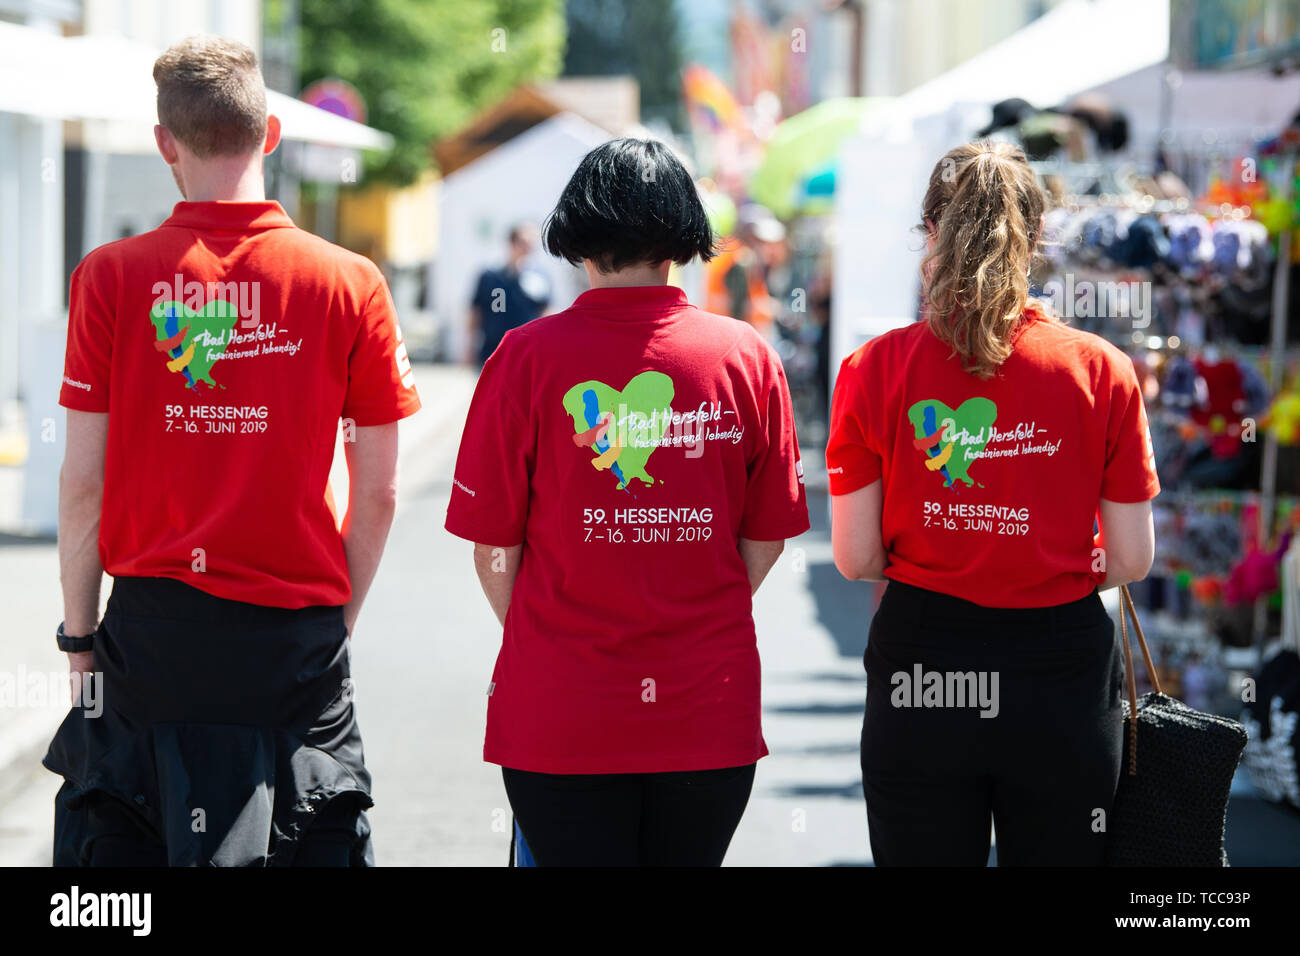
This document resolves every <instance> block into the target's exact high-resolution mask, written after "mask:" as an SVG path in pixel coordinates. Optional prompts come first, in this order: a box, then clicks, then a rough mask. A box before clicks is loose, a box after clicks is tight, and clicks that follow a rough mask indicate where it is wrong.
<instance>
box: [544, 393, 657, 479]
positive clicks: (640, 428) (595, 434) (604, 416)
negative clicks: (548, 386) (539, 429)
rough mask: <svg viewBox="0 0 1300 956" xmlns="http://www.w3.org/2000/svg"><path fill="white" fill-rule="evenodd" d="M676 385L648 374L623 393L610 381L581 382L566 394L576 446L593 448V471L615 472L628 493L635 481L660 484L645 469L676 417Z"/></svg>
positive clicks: (565, 403) (565, 401) (565, 405)
mask: <svg viewBox="0 0 1300 956" xmlns="http://www.w3.org/2000/svg"><path fill="white" fill-rule="evenodd" d="M674 394H675V390H674V388H673V380H672V379H671V378H669V377H668V376H667V375H665V374H663V373H662V372H642V373H641V374H640V375H637V376H636V377H634V378H633V379H632V380H631V381H630V382H628V383H627V384H626V385H624V386H623V389H622V391H619V390H618V389H615V388H611V387H610V386H608V385H606V384H605V383H604V382H599V381H595V380H593V381H590V382H581V383H579V384H577V385H575V386H573V388H571V389H569V390H568V391H567V392H565V393H564V399H563V404H564V410H565V412H567V413H568V415H569V417H570V418H572V419H573V429H574V436H573V443H574V444H575V445H577V446H578V447H580V448H590V449H591V450H592V453H593V454H594V455H595V457H594V458H593V459H592V461H591V464H592V467H593V468H595V469H596V470H597V471H604V470H605V469H609V471H610V472H611V473H612V474H613V475H614V477H615V479H617V481H618V488H619V490H620V491H623V490H625V489H626V488H627V486H628V484H629V483H630V482H631V481H632V480H633V479H638V480H640V481H641V482H642V484H644V485H646V486H647V487H648V486H650V485H653V484H654V483H655V479H654V478H652V477H651V476H650V475H649V474H648V473H647V472H646V470H645V468H646V463H647V462H648V461H649V460H650V456H651V455H652V454H654V452H655V449H656V448H658V446H659V440H660V439H661V438H662V437H663V434H664V432H665V431H666V430H667V428H668V424H669V420H670V417H671V415H672V411H671V408H672V401H673V395H674Z"/></svg>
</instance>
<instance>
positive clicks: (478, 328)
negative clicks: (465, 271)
mask: <svg viewBox="0 0 1300 956" xmlns="http://www.w3.org/2000/svg"><path fill="white" fill-rule="evenodd" d="M537 241H538V234H537V227H536V226H535V225H533V224H532V223H519V224H517V225H515V226H513V227H512V228H511V230H510V235H509V245H510V255H509V257H508V258H507V259H506V263H505V265H503V266H501V267H500V268H496V269H484V270H483V272H482V274H481V275H480V276H479V277H478V283H477V284H476V285H475V287H474V298H473V299H472V300H471V302H470V342H471V343H475V342H477V344H478V364H479V367H480V368H482V367H483V363H484V362H486V361H487V360H488V357H489V356H490V355H491V354H492V353H493V352H494V351H495V350H496V347H497V346H498V345H500V344H501V339H502V338H504V337H505V334H506V333H507V332H509V331H510V330H511V329H513V328H517V327H518V326H521V325H523V324H524V323H525V322H531V321H532V320H533V319H535V318H537V317H538V316H539V315H541V314H542V313H543V312H545V311H546V307H547V306H548V305H549V304H550V301H551V280H550V278H549V277H548V276H547V275H546V273H545V272H544V271H542V270H541V269H539V268H537V267H536V266H533V265H530V264H529V263H528V259H529V257H530V256H531V255H532V254H533V251H534V250H535V249H536V248H537Z"/></svg>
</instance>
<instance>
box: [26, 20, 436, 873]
mask: <svg viewBox="0 0 1300 956" xmlns="http://www.w3.org/2000/svg"><path fill="white" fill-rule="evenodd" d="M154 78H155V80H156V82H157V84H158V119H159V124H158V125H157V126H156V127H155V128H154V136H155V139H156V141H157V144H158V151H159V153H160V154H161V155H162V157H163V159H164V161H165V162H166V163H167V165H168V166H169V167H170V169H171V171H172V175H173V177H174V178H175V180H176V184H177V186H178V187H179V188H180V191H181V195H182V196H184V198H185V201H184V202H181V203H177V205H176V207H175V209H174V210H173V213H172V215H171V217H170V218H169V219H167V220H166V221H165V222H164V223H163V224H162V225H161V226H159V227H158V228H157V229H154V230H152V231H151V232H147V233H144V234H142V235H139V236H134V237H132V238H129V239H124V240H121V241H119V242H114V243H110V244H108V245H106V246H102V247H100V248H98V249H95V250H94V251H93V252H91V253H90V254H89V255H88V256H86V258H85V259H84V260H83V261H82V262H81V264H80V265H79V266H78V267H77V270H76V271H75V272H74V273H73V276H72V286H71V292H70V296H69V316H68V348H67V357H66V361H65V367H64V376H63V389H62V392H61V393H60V398H59V401H60V403H61V404H62V405H64V406H65V407H66V408H67V409H68V413H67V414H68V423H67V447H66V450H65V455H64V462H63V469H62V472H61V476H60V489H59V561H60V570H61V573H62V580H63V598H64V622H63V623H62V624H61V625H60V626H59V630H58V637H57V639H58V643H59V647H60V648H61V649H62V650H64V651H66V652H67V653H68V661H69V668H70V671H71V672H72V673H74V674H84V675H89V674H93V675H94V676H93V679H94V680H96V681H98V682H99V683H100V689H101V690H102V693H101V694H100V695H99V699H100V700H102V701H103V710H102V714H100V715H99V716H98V718H97V719H88V718H89V717H90V716H91V714H90V713H89V711H88V709H87V708H86V707H85V706H83V705H80V704H75V703H74V706H73V708H72V710H71V712H70V713H69V715H68V717H67V718H66V719H65V720H64V722H63V724H62V726H61V727H60V728H59V731H58V733H57V734H56V735H55V738H54V740H53V742H52V743H51V745H50V749H49V753H48V754H47V755H46V758H45V766H46V767H47V768H49V769H50V770H52V771H54V772H55V773H58V774H61V775H62V776H63V777H64V780H65V782H64V785H63V787H62V789H61V790H60V791H59V795H58V797H57V798H56V804H55V834H54V842H55V863H56V864H57V865H65V864H66V865H91V866H101V865H102V866H142V865H173V866H175V865H217V866H240V865H275V866H284V865H291V866H304V865H306V866H311V865H316V866H346V865H362V864H368V863H372V862H373V856H372V854H371V852H370V841H369V835H370V829H369V824H368V822H367V820H366V816H365V813H364V811H365V810H366V809H367V808H368V807H370V806H371V805H372V801H371V798H370V775H369V773H368V772H367V770H366V767H365V762H364V760H363V759H362V754H361V736H360V731H359V730H358V728H357V724H356V720H355V711H354V707H353V703H352V696H353V694H352V680H351V677H350V672H351V664H350V653H351V652H350V640H349V638H350V635H351V632H352V630H353V629H354V627H355V624H356V619H357V615H358V613H359V611H360V608H361V602H362V599H363V598H364V597H365V594H366V591H367V589H368V588H369V586H370V583H371V581H372V579H373V578H374V575H375V572H376V570H377V568H378V565H379V559H380V556H381V554H382V553H383V549H384V543H385V540H386V539H387V536H388V531H389V528H390V526H391V523H392V520H393V514H394V510H395V499H396V463H397V421H398V420H399V419H401V418H405V417H406V416H408V415H411V414H413V413H414V412H415V411H416V410H417V409H418V408H419V407H420V401H419V398H418V397H417V396H416V392H415V387H414V380H413V373H412V371H411V366H410V362H409V361H408V359H407V356H406V349H405V347H404V346H403V345H402V334H401V331H400V329H399V328H398V326H397V321H396V315H395V312H394V308H393V303H392V298H391V296H390V295H389V292H388V286H387V283H386V282H385V281H384V278H383V276H382V274H381V273H380V272H379V270H378V269H377V268H376V267H375V265H374V264H373V263H372V262H370V261H369V260H367V259H364V258H362V257H361V256H358V255H355V254H354V253H351V252H348V251H346V250H344V249H340V248H339V247H337V246H334V245H331V244H330V243H328V242H325V241H324V240H323V239H319V238H317V237H316V236H313V235H310V234H309V233H306V232H303V231H302V230H300V229H298V228H297V227H296V226H295V225H294V224H293V222H292V220H290V219H289V217H288V216H287V215H286V214H285V212H284V210H283V209H282V208H280V205H279V203H276V202H268V201H267V199H266V196H265V187H264V183H263V179H262V157H263V156H264V155H265V154H267V153H270V152H271V150H273V149H274V148H275V146H276V144H277V143H278V142H279V138H280V122H279V120H278V119H277V118H276V117H275V116H272V115H267V112H266V94H265V91H264V89H263V85H262V78H261V75H260V73H259V72H258V69H257V60H256V57H255V56H254V55H253V52H252V51H251V50H249V49H248V48H247V47H246V46H244V45H242V44H240V43H236V42H234V41H232V40H226V39H222V38H218V37H196V38H191V39H188V40H185V41H183V42H181V43H179V44H177V45H176V46H174V47H172V48H171V49H169V50H168V51H167V52H166V53H164V54H163V55H162V56H161V57H159V58H158V62H157V63H156V64H155V66H154ZM340 419H342V421H343V432H344V439H345V448H346V451H347V464H348V474H349V496H348V508H347V512H346V514H345V515H344V517H343V521H342V527H341V530H340V526H339V523H338V520H337V515H336V513H335V509H334V502H333V498H332V496H331V493H330V488H329V472H330V467H331V464H332V461H333V456H334V442H335V436H336V434H337V433H338V430H339V423H340ZM105 571H107V572H108V573H109V574H111V575H112V576H113V578H114V583H113V591H112V594H111V595H110V597H109V600H108V608H107V610H106V612H105V614H104V617H103V619H102V621H101V620H100V618H99V589H100V583H101V579H102V577H103V573H104V572H105Z"/></svg>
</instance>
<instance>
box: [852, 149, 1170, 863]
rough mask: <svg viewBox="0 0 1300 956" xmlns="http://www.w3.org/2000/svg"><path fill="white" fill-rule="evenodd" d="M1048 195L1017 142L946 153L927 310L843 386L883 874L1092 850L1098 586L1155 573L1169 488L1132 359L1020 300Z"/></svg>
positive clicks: (1100, 763)
mask: <svg viewBox="0 0 1300 956" xmlns="http://www.w3.org/2000/svg"><path fill="white" fill-rule="evenodd" d="M1045 206H1046V199H1045V197H1044V195H1043V192H1042V190H1041V189H1040V188H1039V185H1038V181H1037V179H1036V177H1035V174H1034V171H1033V169H1032V168H1031V167H1030V166H1029V164H1028V162H1026V160H1025V155H1024V153H1023V152H1022V151H1021V150H1020V149H1019V148H1017V147H1015V146H1011V145H1008V144H1005V143H993V142H977V143H968V144H966V145H964V146H960V147H958V148H956V149H954V150H951V151H950V152H949V153H948V154H947V155H945V156H944V157H943V159H941V160H940V161H939V163H938V165H936V166H935V168H934V172H933V173H932V174H931V176H930V183H929V188H928V189H927V191H926V194H925V199H924V202H923V208H922V229H923V230H924V234H925V236H926V252H925V255H924V257H923V259H922V266H921V279H922V305H923V308H922V311H923V313H924V321H923V322H918V323H916V324H914V325H911V326H907V327H904V328H899V329H895V330H893V331H891V332H888V333H886V334H885V335H881V336H878V337H877V338H875V339H872V340H871V341H869V342H868V343H867V344H866V345H864V346H863V347H862V348H860V349H858V351H856V352H854V353H853V354H852V355H850V356H849V357H848V358H847V359H845V360H844V363H843V364H842V365H841V367H840V372H839V377H838V379H837V381H836V385H835V395H834V400H833V403H832V413H831V436H830V440H829V442H828V443H827V448H826V462H827V471H828V473H829V475H830V492H831V495H832V498H831V514H832V539H833V545H834V554H835V564H836V567H838V568H839V570H840V572H841V573H842V574H844V576H845V577H847V578H849V579H850V580H862V581H886V580H887V581H888V584H887V586H886V588H885V592H884V596H883V597H882V599H881V601H880V606H879V608H878V610H877V611H876V614H875V616H874V618H873V619H872V622H871V629H870V634H869V637H868V645H867V651H866V654H865V655H864V664H865V666H866V671H867V703H866V715H865V719H864V721H863V728H862V776H863V790H864V793H865V795H866V801H867V822H868V827H869V830H870V837H871V848H872V853H873V856H874V858H875V861H876V863H877V864H878V865H970V866H983V865H985V863H986V862H987V861H988V858H989V847H990V830H992V831H993V832H994V833H995V834H996V846H997V860H998V863H999V864H1002V865H1072V866H1091V865H1099V864H1100V863H1101V862H1102V858H1103V850H1104V841H1105V828H1106V816H1107V814H1108V813H1109V812H1110V808H1111V802H1112V799H1113V796H1114V792H1115V785H1116V782H1117V780H1118V777H1119V761H1120V752H1121V748H1120V744H1121V740H1120V730H1121V719H1120V685H1121V682H1122V677H1123V668H1122V664H1121V662H1120V658H1119V653H1118V648H1117V647H1116V643H1115V639H1114V627H1113V625H1112V623H1111V620H1110V617H1109V616H1108V615H1107V613H1106V611H1105V609H1104V608H1103V606H1102V603H1101V599H1100V597H1099V596H1098V591H1099V589H1104V588H1108V587H1114V586H1116V585H1120V584H1124V583H1127V582H1130V581H1135V580H1139V579H1141V578H1142V577H1144V576H1145V575H1146V573H1147V570H1148V569H1149V568H1150V565H1151V560H1152V554H1153V551H1154V533H1153V529H1152V521H1151V499H1152V498H1154V497H1155V496H1156V494H1158V493H1159V490H1160V487H1159V483H1158V481H1157V479H1156V474H1155V466H1154V463H1153V461H1152V456H1151V447H1150V436H1149V433H1148V430H1147V421H1146V413H1145V410H1144V409H1143V405H1142V396H1141V393H1140V391H1139V389H1138V385H1137V377H1136V374H1135V372H1134V370H1133V364H1132V362H1131V360H1130V359H1129V358H1128V357H1127V356H1125V355H1124V353H1123V352H1121V351H1119V350H1118V349H1116V348H1115V347H1114V346H1112V345H1110V344H1109V343H1107V342H1105V341H1104V340H1102V339H1101V338H1099V337H1097V336H1095V335H1091V334H1088V333H1085V332H1080V331H1077V330H1074V329H1071V328H1070V327H1069V326H1068V325H1067V324H1066V323H1065V322H1063V321H1061V320H1060V319H1057V318H1056V317H1054V316H1051V315H1049V314H1048V313H1047V312H1046V311H1045V310H1044V309H1043V308H1042V307H1041V306H1040V305H1038V304H1037V303H1036V302H1035V301H1034V300H1032V299H1030V298H1029V278H1028V276H1029V272H1030V268H1031V265H1032V262H1033V258H1034V255H1035V250H1036V249H1037V246H1038V244H1039V242H1040V239H1041V236H1040V232H1041V229H1042V222H1043V213H1044V210H1045ZM1098 526H1100V533H1099V534H1098Z"/></svg>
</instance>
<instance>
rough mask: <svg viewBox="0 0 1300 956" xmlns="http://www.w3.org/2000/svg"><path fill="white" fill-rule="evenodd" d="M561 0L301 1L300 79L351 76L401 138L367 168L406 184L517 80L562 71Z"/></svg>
mask: <svg viewBox="0 0 1300 956" xmlns="http://www.w3.org/2000/svg"><path fill="white" fill-rule="evenodd" d="M563 6H564V5H563V0H472V2H470V0H303V3H302V12H301V21H300V22H301V48H300V49H301V80H302V85H303V87H306V86H307V84H309V83H311V82H313V81H314V80H317V79H320V78H322V77H327V76H332V77H338V78H340V79H344V80H347V81H348V82H349V83H352V84H353V85H354V86H356V88H357V89H358V90H359V91H360V92H361V95H362V97H363V98H364V99H365V101H366V107H367V109H368V110H369V114H370V115H369V118H368V123H369V125H371V126H373V127H375V128H376V129H381V130H383V131H385V132H387V133H391V134H392V135H393V137H394V139H395V141H396V142H395V145H394V147H393V151H392V152H391V153H389V154H388V155H386V156H384V155H378V154H376V155H373V156H371V157H369V158H368V160H367V162H368V166H367V176H368V177H369V178H371V179H378V180H383V181H386V182H390V183H394V184H396V185H406V184H408V183H410V182H411V181H412V180H414V179H415V178H416V177H417V176H419V174H420V173H421V172H423V171H424V170H426V169H428V168H429V166H430V165H431V164H432V162H433V159H432V155H431V152H430V146H431V144H432V143H433V142H434V141H436V140H437V139H439V138H441V137H443V136H446V135H447V134H449V133H452V132H455V130H457V129H458V128H460V127H461V126H463V125H464V124H465V123H466V122H468V121H469V120H470V119H471V118H472V117H473V116H474V114H475V113H476V112H478V111H479V110H480V109H483V108H484V107H486V106H490V105H491V104H492V103H494V102H496V101H497V100H499V99H501V98H502V97H504V96H505V95H506V94H507V93H509V92H510V90H512V89H513V88H514V87H516V86H517V85H519V84H520V83H524V82H528V81H531V80H538V79H549V78H551V77H553V76H555V75H557V74H558V73H559V70H560V66H561V63H562V60H563V54H564V39H565V28H564V9H563Z"/></svg>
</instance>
